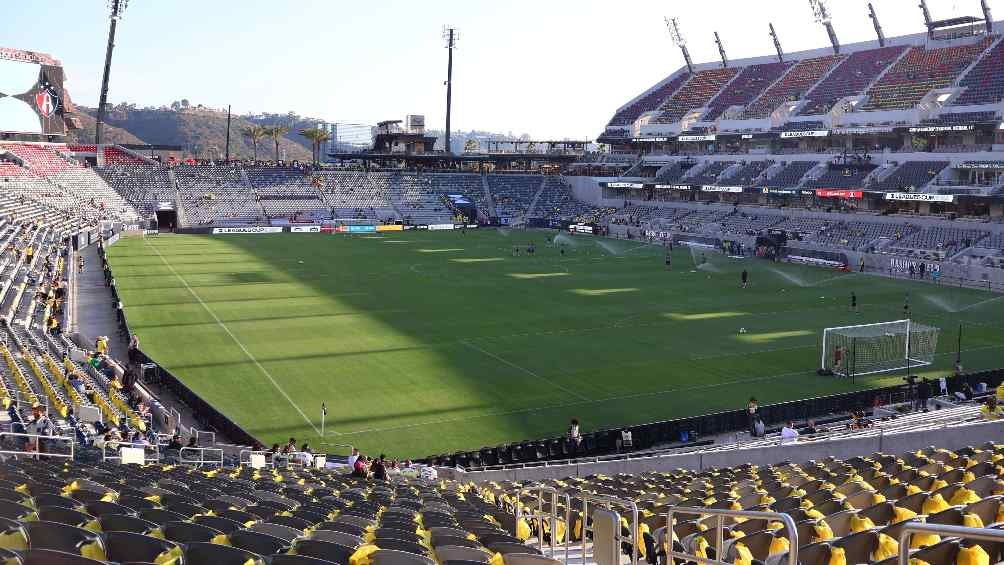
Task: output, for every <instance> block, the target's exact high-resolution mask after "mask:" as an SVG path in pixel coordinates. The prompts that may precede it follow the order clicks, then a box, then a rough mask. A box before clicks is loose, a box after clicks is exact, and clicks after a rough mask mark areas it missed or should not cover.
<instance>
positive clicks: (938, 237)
mask: <svg viewBox="0 0 1004 565" xmlns="http://www.w3.org/2000/svg"><path fill="white" fill-rule="evenodd" d="M988 235H990V232H988V231H986V230H978V229H965V228H951V227H943V226H931V227H927V228H924V229H922V230H919V231H916V232H914V233H913V234H911V235H909V236H906V237H904V238H902V239H897V240H896V241H894V242H892V243H891V244H890V246H889V247H888V248H887V249H886V250H885V251H887V252H891V253H896V254H898V255H910V256H918V257H921V256H923V257H932V256H934V255H939V256H941V257H945V256H948V255H952V254H954V253H956V252H958V251H960V250H961V249H963V248H965V247H969V246H971V245H973V244H976V243H979V242H980V241H981V240H982V239H984V238H985V237H987V236H988Z"/></svg>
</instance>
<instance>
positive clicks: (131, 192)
mask: <svg viewBox="0 0 1004 565" xmlns="http://www.w3.org/2000/svg"><path fill="white" fill-rule="evenodd" d="M94 171H95V172H96V173H97V174H99V175H101V178H103V179H104V181H105V182H106V183H108V185H109V186H110V187H111V188H112V189H113V190H115V192H117V193H118V194H119V195H121V196H122V198H124V199H125V200H126V201H127V202H129V203H130V204H132V206H133V207H134V208H135V209H136V210H137V211H138V212H139V214H140V215H141V216H143V217H149V216H150V215H151V214H153V213H154V212H155V211H156V209H157V203H158V202H164V201H167V202H174V200H175V194H174V188H173V187H172V186H171V179H170V177H169V175H168V171H167V169H166V168H164V167H161V166H158V165H148V164H145V163H144V164H131V165H116V166H105V167H95V168H94Z"/></svg>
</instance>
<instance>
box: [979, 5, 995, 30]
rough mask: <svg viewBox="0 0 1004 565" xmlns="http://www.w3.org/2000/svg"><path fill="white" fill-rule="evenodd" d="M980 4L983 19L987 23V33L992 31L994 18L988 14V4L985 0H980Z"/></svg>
mask: <svg viewBox="0 0 1004 565" xmlns="http://www.w3.org/2000/svg"><path fill="white" fill-rule="evenodd" d="M980 6H982V7H983V20H984V21H985V22H986V23H987V34H988V35H989V34H991V33H993V32H994V18H993V16H991V15H990V4H987V0H980Z"/></svg>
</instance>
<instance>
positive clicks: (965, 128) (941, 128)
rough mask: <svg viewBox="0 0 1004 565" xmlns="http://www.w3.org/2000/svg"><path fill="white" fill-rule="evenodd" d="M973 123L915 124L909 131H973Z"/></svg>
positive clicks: (974, 127)
mask: <svg viewBox="0 0 1004 565" xmlns="http://www.w3.org/2000/svg"><path fill="white" fill-rule="evenodd" d="M974 129H976V126H974V125H973V124H956V125H953V126H917V127H912V128H910V130H909V131H910V133H937V132H939V131H973V130H974Z"/></svg>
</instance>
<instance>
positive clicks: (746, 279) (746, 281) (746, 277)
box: [740, 269, 750, 288]
mask: <svg viewBox="0 0 1004 565" xmlns="http://www.w3.org/2000/svg"><path fill="white" fill-rule="evenodd" d="M740 278H742V281H743V288H746V285H747V284H749V278H750V274H749V273H748V272H747V271H746V269H743V274H742V275H740Z"/></svg>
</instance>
